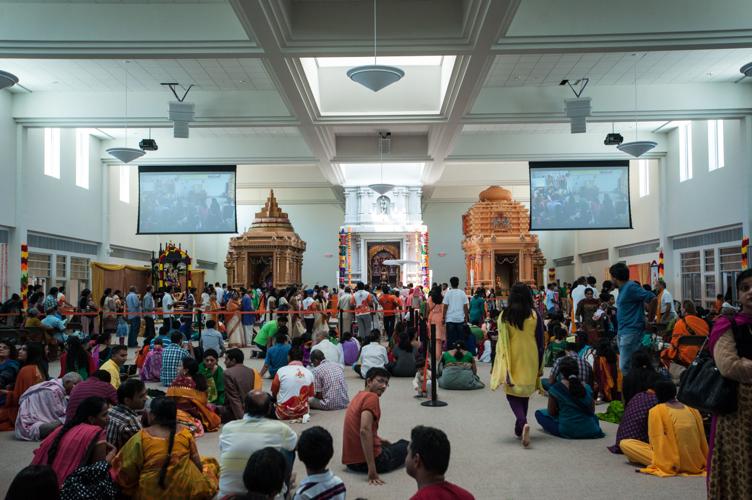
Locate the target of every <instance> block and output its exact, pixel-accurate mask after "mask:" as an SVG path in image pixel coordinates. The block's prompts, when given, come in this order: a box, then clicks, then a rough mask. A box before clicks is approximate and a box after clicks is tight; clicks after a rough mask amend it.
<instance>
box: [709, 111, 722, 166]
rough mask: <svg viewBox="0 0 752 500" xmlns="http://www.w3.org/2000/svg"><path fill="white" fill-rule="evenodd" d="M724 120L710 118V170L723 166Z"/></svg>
mask: <svg viewBox="0 0 752 500" xmlns="http://www.w3.org/2000/svg"><path fill="white" fill-rule="evenodd" d="M724 163H725V160H724V157H723V120H708V170H709V171H711V172H712V171H713V170H717V169H719V168H723V166H724Z"/></svg>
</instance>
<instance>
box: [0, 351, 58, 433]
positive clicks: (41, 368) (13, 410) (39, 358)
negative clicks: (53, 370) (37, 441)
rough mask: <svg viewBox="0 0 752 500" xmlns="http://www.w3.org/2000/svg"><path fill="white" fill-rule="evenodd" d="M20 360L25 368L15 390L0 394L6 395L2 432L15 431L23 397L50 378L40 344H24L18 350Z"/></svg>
mask: <svg viewBox="0 0 752 500" xmlns="http://www.w3.org/2000/svg"><path fill="white" fill-rule="evenodd" d="M18 360H19V361H20V362H21V363H22V364H23V366H22V368H21V370H20V371H19V372H18V376H17V377H16V382H15V384H14V385H13V388H12V389H2V390H0V393H2V394H5V404H4V405H3V406H2V408H0V431H12V430H14V429H15V427H16V417H17V416H18V405H19V403H20V401H21V395H22V394H23V393H24V392H26V389H28V388H29V387H31V386H32V385H36V384H38V383H40V382H44V381H45V380H47V379H48V378H49V377H48V376H47V363H46V361H45V360H44V347H43V346H42V344H40V343H38V342H30V343H28V344H24V345H23V346H22V347H21V348H20V349H19V350H18Z"/></svg>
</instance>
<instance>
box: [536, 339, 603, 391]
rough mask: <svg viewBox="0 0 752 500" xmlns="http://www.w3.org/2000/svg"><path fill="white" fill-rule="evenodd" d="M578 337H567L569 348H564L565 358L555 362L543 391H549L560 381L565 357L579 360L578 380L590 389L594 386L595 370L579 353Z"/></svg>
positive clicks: (544, 382)
mask: <svg viewBox="0 0 752 500" xmlns="http://www.w3.org/2000/svg"><path fill="white" fill-rule="evenodd" d="M577 347H578V346H577V337H575V336H574V335H571V336H569V337H567V346H566V347H565V348H564V356H562V357H560V358H559V359H557V360H556V361H554V366H553V368H551V374H550V375H549V376H548V380H543V389H545V390H548V388H549V386H552V385H554V384H555V383H556V382H558V381H559V367H560V366H561V360H562V359H564V358H565V357H570V358H574V359H576V360H577V366H578V368H579V369H578V374H577V376H578V378H579V379H580V381H581V382H582V383H583V384H587V385H589V386H590V387H592V386H593V368H592V367H591V366H590V363H588V362H587V361H585V360H584V359H583V358H581V357H580V356H579V355H578V354H577V352H578V349H577Z"/></svg>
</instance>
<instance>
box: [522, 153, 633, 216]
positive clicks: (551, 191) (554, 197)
mask: <svg viewBox="0 0 752 500" xmlns="http://www.w3.org/2000/svg"><path fill="white" fill-rule="evenodd" d="M631 228H632V211H631V207H630V203H629V161H628V160H613V161H550V162H530V230H531V231H553V230H566V229H580V230H586V229H631Z"/></svg>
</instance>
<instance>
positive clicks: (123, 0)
mask: <svg viewBox="0 0 752 500" xmlns="http://www.w3.org/2000/svg"><path fill="white" fill-rule="evenodd" d="M3 3H29V0H3ZM34 3H115V4H118V3H119V4H150V3H227V0H34Z"/></svg>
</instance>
